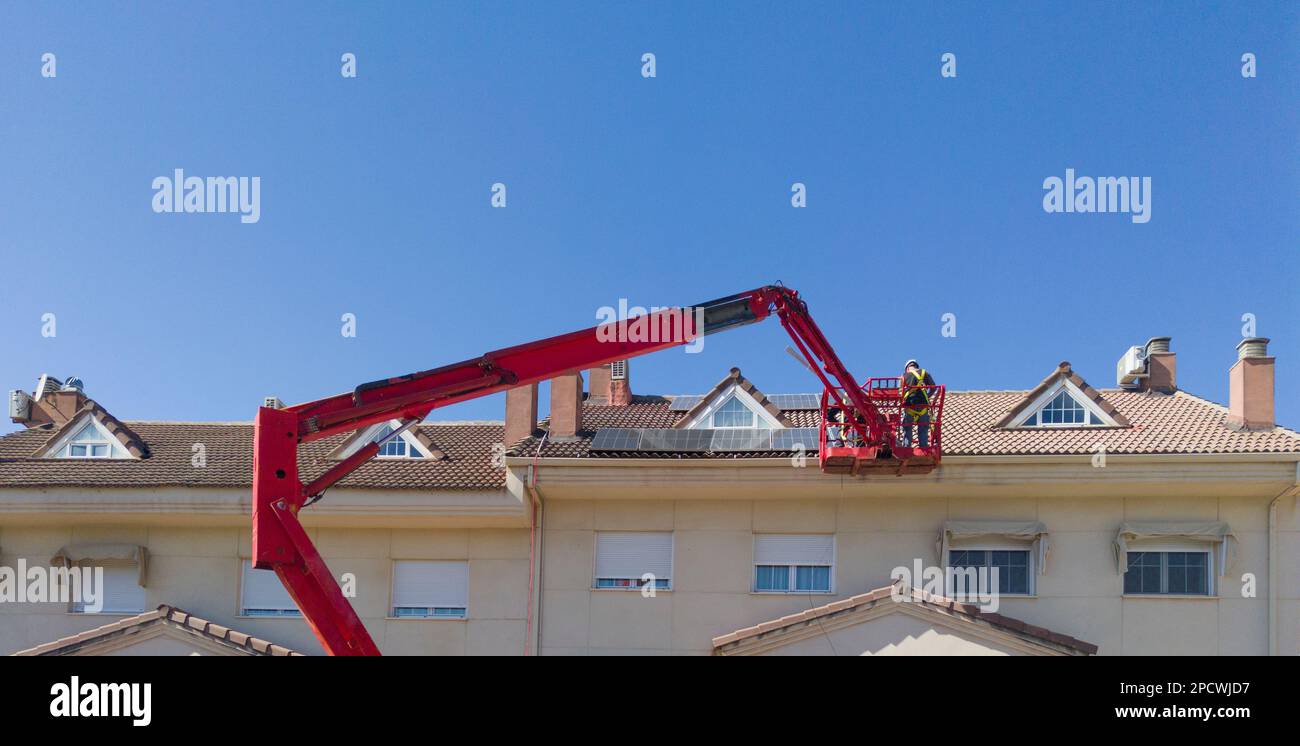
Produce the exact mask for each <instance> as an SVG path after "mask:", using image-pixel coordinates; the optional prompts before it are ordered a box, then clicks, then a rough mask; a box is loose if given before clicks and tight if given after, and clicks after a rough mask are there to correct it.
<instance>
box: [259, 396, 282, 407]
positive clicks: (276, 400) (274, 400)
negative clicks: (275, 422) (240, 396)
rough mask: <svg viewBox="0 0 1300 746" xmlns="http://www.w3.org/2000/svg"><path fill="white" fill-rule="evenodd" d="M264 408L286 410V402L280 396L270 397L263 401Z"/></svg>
mask: <svg viewBox="0 0 1300 746" xmlns="http://www.w3.org/2000/svg"><path fill="white" fill-rule="evenodd" d="M262 406H264V407H266V408H267V409H284V402H282V401H280V397H278V396H268V397H266V398H265V399H263V400H262Z"/></svg>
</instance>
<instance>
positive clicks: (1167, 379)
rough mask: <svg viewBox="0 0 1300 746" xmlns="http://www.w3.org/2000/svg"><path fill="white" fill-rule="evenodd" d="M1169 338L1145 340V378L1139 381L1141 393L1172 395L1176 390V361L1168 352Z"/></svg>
mask: <svg viewBox="0 0 1300 746" xmlns="http://www.w3.org/2000/svg"><path fill="white" fill-rule="evenodd" d="M1170 339H1171V338H1170V337H1152V338H1151V339H1149V340H1147V345H1146V348H1147V377H1146V378H1141V379H1138V380H1139V381H1141V386H1140V389H1139V390H1141V391H1155V392H1157V393H1161V394H1172V393H1174V392H1175V391H1177V390H1178V359H1177V356H1176V355H1175V353H1173V352H1170V351H1169V341H1170Z"/></svg>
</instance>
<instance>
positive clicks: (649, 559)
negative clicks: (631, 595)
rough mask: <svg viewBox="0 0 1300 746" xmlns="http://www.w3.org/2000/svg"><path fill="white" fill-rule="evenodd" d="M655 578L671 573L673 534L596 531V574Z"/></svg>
mask: <svg viewBox="0 0 1300 746" xmlns="http://www.w3.org/2000/svg"><path fill="white" fill-rule="evenodd" d="M646 573H650V574H652V575H654V576H655V579H656V580H667V579H669V578H671V577H672V575H673V535H672V534H670V533H641V532H609V531H602V532H600V533H598V534H596V577H597V578H627V579H640V578H641V576H642V575H645V574H646Z"/></svg>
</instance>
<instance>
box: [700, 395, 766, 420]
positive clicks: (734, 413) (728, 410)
mask: <svg viewBox="0 0 1300 746" xmlns="http://www.w3.org/2000/svg"><path fill="white" fill-rule="evenodd" d="M766 424H767V423H766V422H765V421H763V420H762V419H760V418H759V417H758V416H756V415H755V414H754V412H753V410H751V409H750V408H749V407H747V406H745V403H744V402H742V401H741V400H740V399H737V398H736V397H735V396H732V397H730V398H728V399H727V400H726V401H725V402H723V403H722V406H720V407H718V408H717V409H716V410H714V412H713V427H714V428H729V427H765V426H766Z"/></svg>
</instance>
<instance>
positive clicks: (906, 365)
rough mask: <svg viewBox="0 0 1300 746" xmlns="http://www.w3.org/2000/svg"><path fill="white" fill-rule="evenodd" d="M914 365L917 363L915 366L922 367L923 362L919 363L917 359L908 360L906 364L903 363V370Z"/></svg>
mask: <svg viewBox="0 0 1300 746" xmlns="http://www.w3.org/2000/svg"><path fill="white" fill-rule="evenodd" d="M913 365H915V366H916V367H918V368H919V367H921V364H920V363H918V362H916V361H915V360H908V361H907V363H905V364H904V365H903V370H907V369H908V368H910V367H912V366H913Z"/></svg>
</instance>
